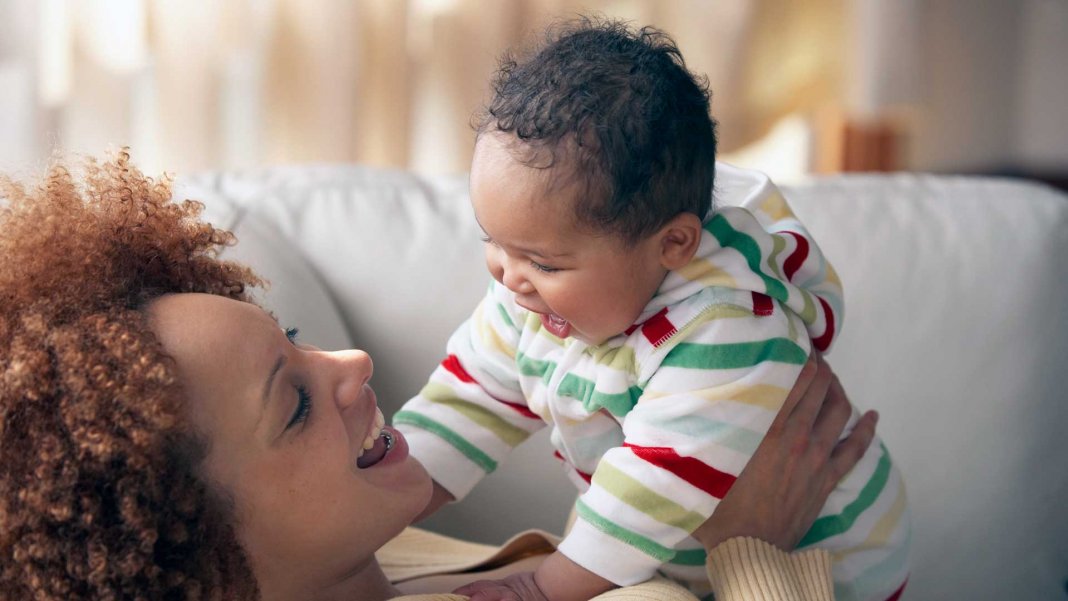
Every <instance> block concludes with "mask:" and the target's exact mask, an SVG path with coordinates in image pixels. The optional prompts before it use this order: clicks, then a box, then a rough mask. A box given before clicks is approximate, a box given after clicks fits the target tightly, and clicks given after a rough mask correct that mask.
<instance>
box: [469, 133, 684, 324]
mask: <svg viewBox="0 0 1068 601" xmlns="http://www.w3.org/2000/svg"><path fill="white" fill-rule="evenodd" d="M511 140H512V138H511V137H510V136H508V135H505V134H497V133H486V134H483V135H482V136H480V138H479V141H478V144H477V145H476V146H475V156H474V161H473V162H472V165H471V204H472V205H473V208H474V211H475V218H476V219H477V220H478V223H479V225H481V227H482V230H483V231H484V232H485V234H486V237H485V241H486V266H487V267H488V268H489V271H490V273H491V274H492V275H493V278H494V279H496V280H497V281H498V282H500V283H501V284H504V285H505V286H507V287H508V289H510V290H511V291H512V292H514V293H515V295H516V302H517V303H518V304H519V305H520V306H521V307H523V308H525V309H527V310H529V311H532V312H534V313H537V314H539V315H541V321H542V325H543V327H544V328H545V329H546V330H547V331H549V332H551V333H552V334H554V335H555V336H557V337H559V338H566V337H568V336H574V337H576V338H578V339H580V340H583V341H584V342H587V343H589V344H600V343H601V342H604V341H605V340H607V339H609V338H611V337H612V336H615V335H617V334H620V333H622V332H623V331H625V330H626V329H627V328H629V327H630V326H631V325H633V323H634V321H635V319H637V317H638V315H639V314H640V313H641V311H642V309H644V308H645V305H646V304H647V303H648V302H649V300H650V299H651V298H652V297H653V295H654V294H655V293H656V290H657V288H658V287H659V286H660V283H661V281H663V279H664V276H665V275H666V273H667V270H666V269H665V268H664V267H663V266H662V265H661V253H660V244H659V239H658V238H657V237H656V236H650V237H649V238H646V239H645V240H642V241H640V242H638V243H637V244H634V245H626V244H624V242H623V241H622V240H621V239H620V238H619V237H617V236H613V235H607V234H598V233H596V232H593V231H591V230H590V229H589V228H588V227H584V226H583V225H581V224H579V223H577V221H576V218H575V212H574V209H573V207H574V206H575V202H576V201H577V200H578V198H579V197H578V195H579V194H582V193H583V187H582V186H581V185H578V184H576V183H568V184H558V185H551V184H552V182H553V180H552V179H551V178H552V177H553V172H552V171H553V170H551V169H536V168H532V167H528V166H526V165H523V164H522V163H520V162H518V161H517V160H516V159H515V158H514V157H513V155H512V153H511V152H510V151H509V149H508V147H507V145H508V143H509V142H510V141H511Z"/></svg>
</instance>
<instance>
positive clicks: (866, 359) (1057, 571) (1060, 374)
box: [177, 166, 1068, 599]
mask: <svg viewBox="0 0 1068 601" xmlns="http://www.w3.org/2000/svg"><path fill="white" fill-rule="evenodd" d="M784 192H785V194H786V197H787V199H788V200H789V202H790V203H791V205H792V206H793V207H794V209H795V211H796V213H797V215H798V216H799V217H800V218H801V219H802V220H803V221H804V222H805V223H806V224H807V225H808V226H809V229H810V231H811V232H812V233H813V235H814V236H815V237H816V239H817V240H818V241H819V244H820V246H821V247H822V248H823V250H824V252H825V253H826V254H827V256H828V257H829V258H830V259H831V261H832V262H833V263H834V264H835V265H836V267H837V268H838V271H839V273H840V275H841V277H842V280H843V283H844V286H845V290H846V317H845V324H844V328H843V330H842V334H841V337H840V339H839V341H838V343H837V344H836V347H835V348H834V350H833V352H832V353H831V354H830V362H831V363H832V364H833V365H834V366H835V369H836V371H837V372H838V374H839V376H840V377H841V379H842V380H843V382H844V384H845V386H846V389H847V390H848V391H849V394H850V396H851V398H852V399H853V401H854V402H855V403H856V404H857V405H858V406H859V407H861V408H872V407H874V408H877V409H879V410H880V412H881V414H882V419H881V421H880V425H879V432H880V435H881V436H882V438H883V439H884V440H885V441H886V444H887V445H888V447H889V448H890V450H891V453H892V455H893V456H894V457H895V459H896V461H897V462H898V464H899V465H900V466H901V469H902V471H903V473H904V475H905V480H906V484H907V487H908V493H909V498H910V503H911V509H912V513H913V519H914V532H913V549H914V553H913V575H912V578H911V583H910V585H909V589H908V592H909V595H908V597H911V598H915V599H958V598H991V599H993V598H1012V599H1053V598H1063V597H1064V586H1065V582H1066V581H1068V559H1066V558H1068V465H1066V461H1065V458H1066V455H1068V453H1066V451H1065V445H1063V444H1061V440H1062V439H1063V438H1064V437H1065V436H1066V434H1065V431H1066V429H1068V398H1066V396H1068V394H1066V391H1068V309H1066V308H1065V307H1064V306H1063V304H1064V303H1065V299H1068V267H1065V261H1066V260H1068V197H1065V196H1064V195H1062V194H1059V193H1057V192H1054V191H1053V190H1051V189H1049V188H1045V187H1041V186H1037V185H1032V184H1026V183H1021V182H1016V181H1010V180H992V179H979V178H949V177H934V176H922V175H893V176H852V177H837V178H831V179H824V180H819V181H816V182H813V183H810V184H806V185H801V186H795V187H788V188H786V189H785V190H784ZM177 195H178V196H179V197H183V198H187V197H188V198H198V199H200V200H203V201H204V202H205V203H206V204H207V206H208V211H207V213H208V215H209V217H210V218H211V219H213V220H214V221H215V222H216V223H218V224H221V225H225V226H227V227H230V228H232V229H233V230H234V231H235V233H236V234H237V236H238V238H239V240H240V241H241V242H240V244H239V245H238V246H236V247H234V248H233V249H232V250H230V251H228V254H229V256H231V257H233V258H237V259H240V260H244V261H246V262H248V263H250V264H251V265H253V266H254V267H255V268H256V269H257V270H259V271H260V272H261V273H262V274H264V275H265V276H267V277H268V278H269V279H270V280H271V281H272V283H273V285H272V287H271V289H270V290H269V291H268V292H267V293H266V295H265V298H264V302H265V303H266V304H267V305H268V306H269V307H271V308H272V309H274V310H275V312H276V313H277V314H278V315H279V317H280V318H281V319H282V321H283V322H284V323H286V324H287V325H296V326H298V327H300V328H301V330H302V332H303V334H302V337H303V338H304V339H305V340H306V341H309V342H312V343H316V344H319V345H320V346H323V347H326V348H341V347H343V346H347V345H356V346H358V347H361V348H364V349H367V350H368V351H369V352H370V353H371V355H372V357H373V358H374V361H375V374H376V375H375V377H374V380H373V382H372V383H373V384H374V386H375V388H376V391H378V393H379V398H380V399H381V402H382V405H383V410H384V411H386V412H387V413H389V412H391V411H393V410H396V408H397V407H399V406H400V404H402V403H403V402H404V400H405V399H407V398H408V397H409V396H410V395H411V394H413V393H414V392H415V391H417V390H418V388H419V387H420V386H421V384H422V382H423V380H424V378H425V377H426V375H427V374H428V373H429V371H430V370H431V369H432V368H433V366H434V365H436V363H437V362H438V361H439V360H440V359H441V356H442V353H443V350H444V342H445V339H446V338H447V336H448V334H449V333H450V332H451V331H452V329H453V328H454V327H455V326H456V325H457V324H459V323H460V321H462V320H463V319H464V318H465V317H466V316H467V314H468V313H469V311H470V310H471V308H472V307H473V304H474V303H475V302H476V300H477V299H478V298H479V297H480V296H481V294H482V293H483V291H484V290H485V286H486V284H487V282H488V276H487V274H486V272H485V268H484V265H483V263H482V249H481V243H480V242H479V239H478V237H479V230H478V227H477V225H476V224H475V223H474V220H473V218H472V217H471V214H470V210H469V207H468V205H467V192H466V181H465V179H464V178H462V177H440V178H428V177H418V176H415V175H412V174H408V173H403V172H387V171H379V170H373V169H369V168H363V167H353V166H336V167H289V168H276V169H269V170H263V171H255V172H246V173H227V174H201V175H198V176H194V177H191V178H187V179H184V180H180V182H179V187H178V189H177ZM549 454H550V451H549V447H548V443H547V440H546V437H545V436H540V437H538V438H536V440H535V441H533V442H532V443H529V444H528V445H524V446H523V447H521V448H520V449H519V450H518V451H517V452H516V455H515V456H513V457H512V458H511V459H510V461H509V463H508V464H507V465H505V467H504V468H502V469H501V470H500V471H499V472H498V473H496V474H494V475H493V476H491V477H490V478H488V479H487V481H486V482H484V483H483V484H481V485H480V486H479V487H478V488H477V489H476V490H475V492H474V493H472V495H471V496H470V497H469V498H468V499H467V500H465V501H464V502H463V503H460V504H457V505H455V506H451V507H448V508H446V510H444V511H443V512H442V513H441V514H439V515H438V516H435V518H433V519H432V521H430V522H429V525H430V526H431V527H433V528H436V529H438V530H440V531H443V532H446V533H451V534H458V535H461V536H466V537H468V538H472V539H476V540H482V541H487V542H501V541H502V540H503V539H504V538H506V537H507V536H508V535H510V534H513V533H515V532H517V531H518V530H519V529H522V528H525V527H532V526H536V527H542V528H546V529H549V530H559V529H560V526H561V524H562V523H563V520H564V517H565V516H566V514H567V512H568V510H569V508H570V505H571V502H572V501H573V498H574V491H573V489H572V488H571V486H570V484H569V483H567V482H566V480H565V479H564V477H563V476H562V474H561V473H560V472H559V468H558V466H557V464H556V462H554V461H551V460H550V459H549ZM533 482H536V483H537V484H536V485H533V484H532V483H533Z"/></svg>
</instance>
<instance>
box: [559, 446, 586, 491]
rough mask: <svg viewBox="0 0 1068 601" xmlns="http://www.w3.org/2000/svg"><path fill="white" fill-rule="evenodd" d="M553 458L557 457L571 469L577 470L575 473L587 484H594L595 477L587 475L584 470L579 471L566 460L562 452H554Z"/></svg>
mask: <svg viewBox="0 0 1068 601" xmlns="http://www.w3.org/2000/svg"><path fill="white" fill-rule="evenodd" d="M553 457H556V458H557V459H559V460H560V461H563V462H564V463H566V464H567V465H568V466H569V467H570V468H571V469H573V470H575V473H576V474H578V475H579V477H580V478H582V479H583V480H585V481H586V484H593V476H591V475H589V474H587V473H586V472H584V471H582V470H580V469H578V468H577V467H575V466H573V465H571V462H570V461H568V460H567V459H564V456H563V455H561V454H560V451H553Z"/></svg>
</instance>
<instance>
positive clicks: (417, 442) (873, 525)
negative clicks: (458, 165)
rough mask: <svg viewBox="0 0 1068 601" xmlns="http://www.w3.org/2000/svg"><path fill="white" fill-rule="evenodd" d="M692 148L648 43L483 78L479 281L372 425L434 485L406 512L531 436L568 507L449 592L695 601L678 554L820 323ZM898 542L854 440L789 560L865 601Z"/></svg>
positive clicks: (767, 225)
mask: <svg viewBox="0 0 1068 601" xmlns="http://www.w3.org/2000/svg"><path fill="white" fill-rule="evenodd" d="M715 152H716V137H715V126H714V122H713V121H712V119H711V118H710V116H709V100H708V93H707V90H706V88H705V87H703V86H702V85H701V84H700V83H698V81H696V80H695V78H694V76H693V75H692V74H690V73H689V72H688V71H687V70H686V68H685V66H684V64H683V60H682V57H681V55H680V54H679V52H678V50H677V48H676V47H675V45H674V43H673V42H672V41H671V39H670V38H668V37H667V36H666V35H664V34H663V33H661V32H658V31H656V30H653V29H649V28H646V29H642V30H641V31H638V32H634V31H632V30H630V29H628V28H627V27H626V26H625V25H621V24H618V23H591V22H589V21H583V22H582V23H580V24H578V25H576V26H573V27H572V28H571V29H569V30H567V31H564V32H562V33H560V34H558V35H557V36H555V38H554V39H552V40H551V41H550V42H549V43H547V44H546V45H545V46H544V47H542V48H541V49H540V50H539V51H538V52H537V53H536V54H534V55H532V56H531V57H530V58H528V59H526V60H524V61H522V62H518V63H517V62H515V61H511V60H506V61H504V62H503V64H502V67H501V69H500V71H499V72H498V74H497V76H496V78H495V81H494V96H493V98H492V100H491V102H490V104H489V106H488V108H487V110H486V111H485V113H484V114H483V116H482V119H481V122H480V124H479V127H478V140H477V144H476V147H475V155H474V161H473V163H472V165H471V202H472V205H473V208H474V212H475V217H476V218H477V220H478V223H479V224H480V226H481V227H482V229H483V231H484V233H485V236H484V241H485V243H486V263H487V266H488V267H489V271H490V273H491V274H492V275H493V279H494V280H495V281H494V282H493V283H491V285H490V287H489V291H488V292H487V294H486V296H485V298H484V299H483V301H482V302H481V303H480V304H479V305H478V307H477V308H476V309H475V311H474V313H473V315H472V316H471V318H470V319H469V320H467V321H466V322H465V323H464V324H463V325H461V326H460V328H459V329H458V330H457V331H456V332H455V333H454V334H453V336H452V337H451V338H450V340H449V342H448V350H447V357H446V359H445V360H444V361H443V362H442V364H441V366H440V367H439V368H438V369H437V370H436V371H435V372H434V373H433V375H432V376H431V378H430V381H429V383H428V384H427V385H426V387H425V388H423V390H422V391H421V392H420V394H419V395H418V396H417V397H415V398H413V399H412V400H411V401H409V402H408V403H407V404H406V405H405V406H404V408H403V409H402V410H401V411H400V412H398V413H397V415H396V416H395V418H394V424H395V425H397V426H398V427H399V428H400V429H401V430H402V431H403V432H404V435H405V436H406V437H407V439H408V443H409V445H410V447H411V452H412V453H413V454H415V456H416V457H418V459H419V460H420V461H421V462H422V463H423V464H424V465H425V466H426V468H427V469H428V470H429V472H430V474H431V476H433V478H434V482H435V493H434V500H433V501H432V502H431V505H430V506H429V507H428V508H427V513H429V512H432V511H433V510H435V509H436V508H437V507H439V506H440V505H441V504H442V503H444V502H446V501H449V500H452V499H461V498H463V497H464V496H465V495H466V494H467V493H468V492H469V491H470V490H471V489H472V488H473V487H474V486H475V484H476V483H477V482H478V481H479V480H480V479H481V478H482V477H483V476H485V475H486V474H487V473H489V472H492V471H493V470H494V469H495V468H496V466H497V465H498V462H500V461H501V460H502V459H503V458H504V457H505V456H506V455H507V454H508V452H509V451H510V450H511V449H512V448H513V447H515V446H516V445H518V444H519V443H520V442H522V441H523V440H524V439H526V438H527V437H528V436H529V435H530V434H531V433H532V432H534V431H535V430H537V429H539V428H541V427H543V426H544V425H546V424H548V425H550V426H551V427H552V432H551V441H552V444H553V446H554V447H555V449H556V452H555V455H556V457H557V458H558V459H559V460H560V461H562V462H563V464H564V465H565V466H566V469H567V471H568V473H569V475H570V476H571V479H572V480H573V481H574V482H575V484H576V485H577V486H578V487H579V490H580V492H581V494H580V496H579V498H578V500H577V502H576V503H575V514H576V521H575V523H574V525H573V527H572V528H571V530H570V531H569V532H568V533H567V535H566V536H565V538H564V539H563V541H562V543H561V544H560V546H559V549H558V551H557V552H556V553H555V554H553V555H551V556H549V557H548V558H547V559H546V560H545V562H544V563H542V564H541V566H540V567H539V568H538V569H537V570H536V571H535V572H533V573H532V574H527V575H522V576H520V577H516V578H512V579H509V580H508V581H504V582H500V583H496V584H495V585H491V584H489V583H486V584H480V585H478V586H476V587H475V589H472V590H476V589H477V590H482V591H483V593H484V596H486V597H493V596H495V594H496V593H494V592H493V591H492V590H491V589H492V586H501V587H508V588H510V589H511V592H513V593H515V594H518V595H519V596H520V597H524V598H527V597H531V596H537V595H538V594H540V595H544V597H546V598H547V599H549V600H550V601H571V600H582V599H588V598H590V597H592V596H594V595H596V594H598V593H600V592H603V591H605V590H608V589H610V588H612V587H614V586H617V585H629V584H634V583H637V582H641V581H643V580H646V579H648V578H650V577H651V576H653V575H654V574H656V573H657V572H658V571H659V572H660V573H662V574H664V575H667V576H669V577H671V578H674V579H676V580H678V581H680V582H682V583H684V584H686V585H687V586H688V587H689V588H690V589H691V590H692V591H694V592H695V593H696V594H697V595H698V596H704V595H706V594H707V593H708V591H709V589H708V583H707V580H706V576H705V570H704V562H705V555H704V552H703V551H702V549H701V545H700V544H699V543H697V542H696V541H695V540H693V539H692V538H690V536H689V535H690V533H691V532H692V531H693V530H694V529H695V528H696V527H697V526H698V525H700V524H701V523H702V522H703V521H704V520H705V519H706V518H707V517H708V516H709V515H711V514H712V512H713V511H715V509H716V505H717V503H718V502H719V500H720V499H722V498H723V496H724V494H725V493H726V492H727V490H728V489H729V488H730V486H731V484H732V483H733V482H734V479H735V477H736V476H737V475H738V474H739V473H740V472H741V470H742V468H743V467H744V466H745V464H746V462H747V461H748V460H749V458H750V456H751V455H752V453H753V452H754V450H755V449H756V447H757V444H758V443H759V441H760V439H761V437H762V436H763V435H764V433H765V432H766V430H767V428H768V427H769V425H770V424H771V422H772V420H773V418H774V417H775V414H776V412H777V411H778V409H779V407H780V406H781V404H782V403H783V401H784V400H785V398H786V395H787V393H788V392H789V390H790V388H791V386H792V385H793V384H794V382H795V380H796V379H797V377H798V375H799V373H800V371H801V368H802V366H803V365H804V363H805V362H806V360H807V359H808V357H809V356H810V354H812V353H814V352H823V351H826V350H827V349H828V347H829V346H830V345H831V342H832V340H833V338H834V336H835V333H836V332H837V330H838V329H839V328H840V327H841V319H842V294H841V285H840V282H839V280H838V277H837V275H836V274H835V272H834V270H833V269H832V268H831V266H830V265H829V264H828V263H827V261H826V260H825V259H824V257H823V255H822V254H821V252H820V250H819V248H818V247H817V246H816V244H815V243H814V242H813V241H812V239H811V238H810V237H809V235H808V233H807V232H806V231H805V229H804V227H803V226H802V225H801V224H800V223H799V222H798V221H797V219H796V218H795V217H794V216H793V215H792V214H791V212H790V209H789V207H788V206H787V204H786V202H785V201H784V200H783V197H782V195H781V194H780V193H779V192H778V190H776V188H775V187H774V185H773V184H772V183H771V182H770V181H769V180H768V179H767V178H766V177H764V176H763V175H761V174H758V173H754V172H748V171H743V170H739V169H735V168H732V167H729V166H727V165H723V164H719V165H717V164H716V163H715ZM713 185H715V190H716V194H715V196H716V198H717V204H718V206H716V207H713V206H712V199H713V189H714V188H713ZM741 207H744V208H741ZM853 419H854V420H855V419H856V415H854V418H853ZM908 538H909V520H908V512H907V508H906V502H905V494H904V488H903V485H902V481H901V477H900V475H899V474H898V472H897V470H896V469H894V468H893V466H892V464H891V462H890V458H889V455H888V454H887V451H886V449H885V447H883V445H882V444H881V443H878V442H877V443H874V444H873V445H872V447H871V448H870V449H869V450H868V452H867V454H866V455H865V457H864V459H862V460H861V462H860V463H859V464H858V465H857V467H856V468H855V469H854V470H853V471H852V472H851V473H850V475H849V476H847V477H846V478H845V479H844V480H843V481H842V482H841V483H840V484H839V486H838V487H837V489H836V490H835V492H834V493H833V494H832V495H831V497H830V499H829V501H828V503H827V505H826V506H825V507H824V509H823V511H822V512H821V517H820V518H819V520H817V522H816V524H815V525H814V526H813V528H812V530H811V531H810V532H809V533H808V534H807V535H806V537H805V539H804V540H803V541H802V542H801V546H810V545H816V546H820V547H825V548H827V549H829V550H830V551H831V552H832V553H833V561H834V577H835V582H836V591H835V592H836V594H837V597H838V598H839V599H846V600H849V599H878V600H880V601H881V600H883V599H888V598H892V597H894V596H895V595H897V594H898V593H899V592H900V589H901V588H902V586H903V584H904V582H905V580H906V577H907V572H908V566H907V554H908ZM466 592H471V590H468V591H466ZM531 593H536V594H534V595H531Z"/></svg>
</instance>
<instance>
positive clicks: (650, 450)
mask: <svg viewBox="0 0 1068 601" xmlns="http://www.w3.org/2000/svg"><path fill="white" fill-rule="evenodd" d="M623 446H625V447H627V448H628V449H630V450H631V452H633V453H634V454H635V455H637V456H638V457H640V458H642V459H644V460H646V461H648V462H649V463H651V464H653V465H655V466H657V467H659V468H661V469H664V470H667V471H669V472H671V473H672V474H675V475H676V476H678V477H679V478H682V479H683V480H685V481H687V482H689V483H690V484H691V485H693V486H694V487H695V488H698V489H701V490H703V491H705V492H706V493H708V494H710V495H712V496H713V497H716V498H717V499H722V498H723V497H724V496H725V495H726V494H727V491H728V490H730V489H731V486H733V485H734V481H735V480H737V478H736V477H735V476H732V475H730V474H728V473H726V472H721V471H719V470H717V469H716V468H714V467H712V466H710V465H707V464H705V463H704V462H702V461H700V460H699V459H695V458H693V457H683V456H681V455H679V454H678V453H676V452H675V449H671V448H668V447H639V446H636V445H632V444H629V443H626V442H625V443H623Z"/></svg>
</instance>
